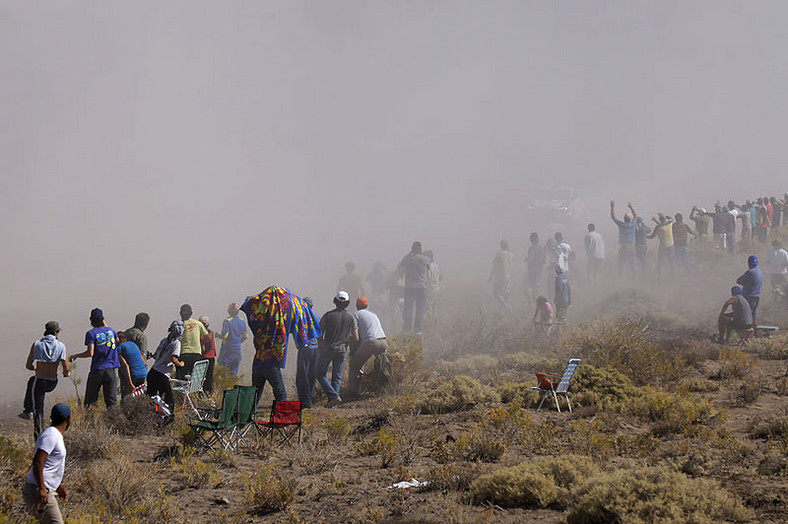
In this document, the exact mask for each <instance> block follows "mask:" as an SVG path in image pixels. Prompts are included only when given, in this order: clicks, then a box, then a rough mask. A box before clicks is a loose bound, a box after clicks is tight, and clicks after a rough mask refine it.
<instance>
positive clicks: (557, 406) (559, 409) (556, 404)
mask: <svg viewBox="0 0 788 524" xmlns="http://www.w3.org/2000/svg"><path fill="white" fill-rule="evenodd" d="M551 391H552V392H553V399H555V409H557V410H558V412H559V413H561V406H559V405H558V395H556V394H555V390H551Z"/></svg>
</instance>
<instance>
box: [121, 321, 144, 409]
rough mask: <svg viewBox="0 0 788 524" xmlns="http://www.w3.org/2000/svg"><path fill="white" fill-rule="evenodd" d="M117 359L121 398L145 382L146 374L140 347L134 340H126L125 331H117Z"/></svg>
mask: <svg viewBox="0 0 788 524" xmlns="http://www.w3.org/2000/svg"><path fill="white" fill-rule="evenodd" d="M118 340H119V341H120V346H118V359H119V360H120V366H119V368H118V372H119V374H120V377H118V378H120V399H121V400H123V399H124V398H126V396H128V395H130V394H131V393H133V392H134V390H135V389H136V388H137V387H138V386H141V385H143V384H144V383H145V378H146V377H147V376H148V367H147V366H146V365H145V361H144V360H142V354H141V353H140V347H139V346H138V345H137V344H135V343H134V342H132V341H130V340H128V337H127V336H126V333H125V332H123V331H118Z"/></svg>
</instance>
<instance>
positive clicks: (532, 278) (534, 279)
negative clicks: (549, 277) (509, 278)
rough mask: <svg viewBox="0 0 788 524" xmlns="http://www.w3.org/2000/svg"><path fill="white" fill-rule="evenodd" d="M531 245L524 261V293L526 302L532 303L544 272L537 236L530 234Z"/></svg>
mask: <svg viewBox="0 0 788 524" xmlns="http://www.w3.org/2000/svg"><path fill="white" fill-rule="evenodd" d="M529 240H530V241H531V245H530V246H529V247H528V256H527V257H526V259H525V292H526V294H527V295H528V301H529V302H533V301H534V300H536V297H537V296H538V295H539V284H540V281H541V278H542V271H543V270H544V263H545V256H544V250H543V249H542V248H541V247H540V246H539V235H538V234H536V233H535V232H534V233H531V236H530V237H529Z"/></svg>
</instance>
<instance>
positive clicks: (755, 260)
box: [747, 255, 758, 267]
mask: <svg viewBox="0 0 788 524" xmlns="http://www.w3.org/2000/svg"><path fill="white" fill-rule="evenodd" d="M747 265H748V266H750V267H756V266H757V265H758V257H756V256H755V255H750V256H749V258H747Z"/></svg>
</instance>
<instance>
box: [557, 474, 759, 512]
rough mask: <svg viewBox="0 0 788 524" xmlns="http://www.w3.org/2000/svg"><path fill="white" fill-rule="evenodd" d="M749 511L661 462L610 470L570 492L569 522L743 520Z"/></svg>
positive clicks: (718, 488) (715, 487) (713, 487)
mask: <svg viewBox="0 0 788 524" xmlns="http://www.w3.org/2000/svg"><path fill="white" fill-rule="evenodd" d="M753 517H754V515H753V514H752V512H751V511H750V510H748V509H746V508H745V507H744V506H743V505H742V504H741V502H740V501H739V500H738V499H737V498H736V497H734V496H733V495H732V494H731V493H729V492H728V491H726V490H725V489H723V488H722V487H721V486H720V485H719V484H718V483H717V482H715V481H713V480H708V479H693V478H690V477H687V476H686V475H684V474H683V473H679V472H677V471H673V470H671V469H668V468H666V467H664V466H663V467H657V468H647V467H643V468H636V469H633V470H616V471H613V472H611V473H606V474H602V475H595V476H593V477H591V478H589V479H587V480H586V481H585V482H584V483H582V484H580V485H578V487H577V488H576V489H575V490H574V491H573V493H572V503H571V504H570V509H569V514H568V515H567V522H568V523H569V524H607V523H610V522H627V523H632V524H647V523H653V522H675V523H678V522H696V523H713V522H731V521H732V522H744V521H748V520H750V519H752V518H753Z"/></svg>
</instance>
